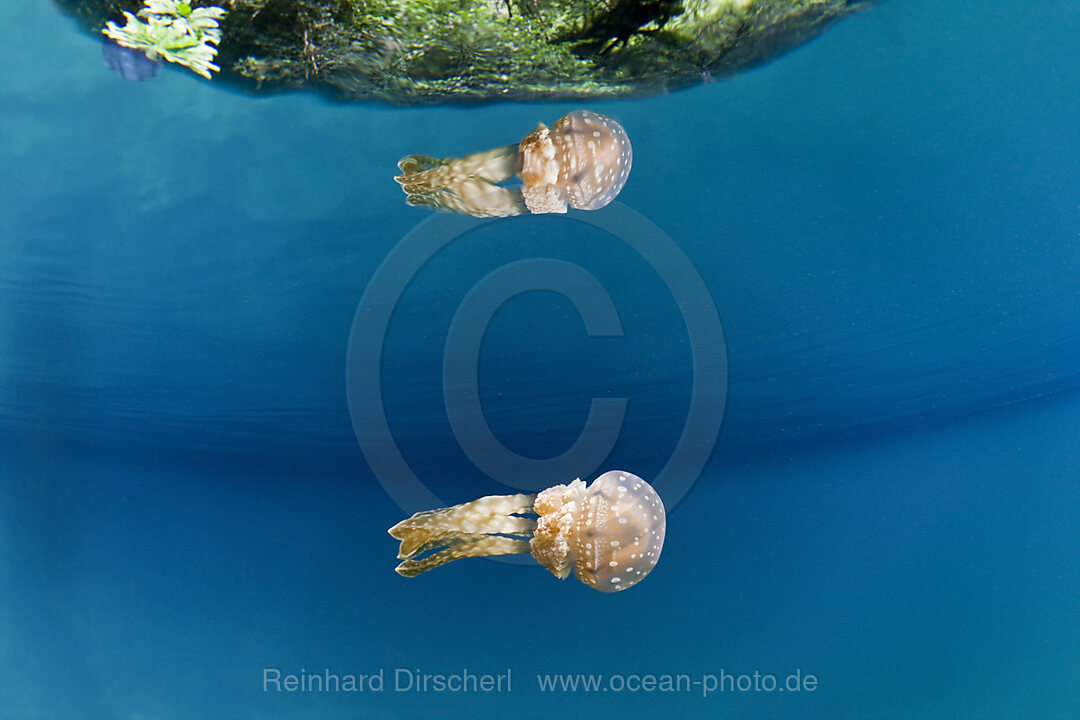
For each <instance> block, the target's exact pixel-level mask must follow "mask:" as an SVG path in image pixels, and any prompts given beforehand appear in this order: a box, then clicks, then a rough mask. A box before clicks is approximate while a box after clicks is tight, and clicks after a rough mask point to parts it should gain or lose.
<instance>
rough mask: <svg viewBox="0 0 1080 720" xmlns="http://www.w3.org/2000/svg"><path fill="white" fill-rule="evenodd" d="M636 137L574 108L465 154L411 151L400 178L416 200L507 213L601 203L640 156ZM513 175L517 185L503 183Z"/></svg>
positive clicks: (594, 206) (489, 213)
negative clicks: (515, 138)
mask: <svg viewBox="0 0 1080 720" xmlns="http://www.w3.org/2000/svg"><path fill="white" fill-rule="evenodd" d="M633 157H634V153H633V149H632V148H631V146H630V138H628V137H627V135H626V131H625V130H623V127H622V125H620V124H619V123H618V122H616V121H615V120H612V119H611V118H609V117H607V116H605V115H601V114H599V113H594V112H590V111H588V110H575V111H574V112H572V113H569V114H567V115H564V116H562V117H561V118H559V119H558V121H556V123H555V124H554V125H553V126H552V127H551V128H548V127H547V126H546V125H544V124H543V123H540V124H539V125H538V126H537V128H536V129H535V130H533V131H532V132H531V133H529V134H528V135H526V136H525V138H524V139H523V140H522V141H521V142H520V143H518V144H516V145H505V146H503V147H500V148H495V149H494V150H488V151H485V152H479V153H474V154H472V155H469V156H467V157H463V158H434V157H430V156H427V155H409V156H408V157H406V158H404V159H403V160H401V162H399V163H398V168H399V169H400V170H401V174H400V175H398V176H396V177H395V178H394V179H395V180H397V181H398V183H399V184H400V185H401V187H402V189H403V190H404V191H405V194H406V196H407V197H406V199H405V201H406V202H407V203H409V204H410V205H414V206H420V207H430V208H433V209H435V210H448V211H451V212H459V213H465V214H467V215H472V216H474V217H507V216H510V215H523V214H526V213H534V214H540V213H565V212H566V211H567V207H568V206H569V207H573V208H577V209H579V210H597V209H599V208H602V207H604V206H605V205H607V204H608V203H610V202H611V201H612V200H614V199H615V196H616V195H618V194H619V192H620V191H621V190H622V188H623V185H625V184H626V179H627V177H629V175H630V166H631V164H632V162H633ZM514 176H517V177H519V178H520V179H521V181H522V184H521V186H520V187H517V188H509V187H503V186H501V185H500V184H499V183H502V182H505V181H507V180H510V179H511V178H513V177H514Z"/></svg>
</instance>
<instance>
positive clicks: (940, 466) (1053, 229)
mask: <svg viewBox="0 0 1080 720" xmlns="http://www.w3.org/2000/svg"><path fill="white" fill-rule="evenodd" d="M0 21H2V25H3V27H5V28H7V32H8V35H9V38H8V41H7V42H5V43H4V44H3V45H0V69H2V71H3V72H2V74H0V138H3V140H2V142H0V186H2V187H3V188H4V190H3V192H2V193H0V718H3V719H4V720H7V719H8V718H11V719H13V720H14V719H21V718H27V719H31V718H33V719H40V720H54V719H65V720H66V719H68V718H86V719H88V720H89V719H95V720H96V719H99V718H101V719H105V718H109V719H118V720H119V719H122V720H177V719H185V720H186V719H189V718H234V719H240V718H250V719H258V720H264V719H266V720H269V719H277V718H320V719H325V718H464V717H468V718H476V719H479V720H483V719H487V718H507V717H518V718H540V717H570V718H592V717H597V718H608V717H612V718H613V717H619V718H623V719H626V718H652V717H658V716H663V717H678V718H799V719H806V718H822V719H832V720H835V719H838V718H890V719H891V718H912V719H916V718H917V719H924V718H958V719H960V718H963V719H973V718H1002V719H1009V720H1012V719H1013V718H1018V717H1038V718H1062V719H1072V718H1076V717H1080V682H1078V678H1080V562H1078V559H1080V522H1078V519H1080V442H1078V439H1080V432H1078V431H1080V394H1078V390H1080V123H1078V118H1080V42H1078V41H1077V39H1078V38H1080V5H1078V4H1077V3H1076V0H1039V1H1033V2H1023V3H1018V2H1007V1H1005V0H980V2H970V1H967V0H885V1H884V2H882V3H880V4H878V5H875V6H873V7H871V8H870V9H869V10H867V11H865V12H862V13H859V14H857V15H855V16H853V17H851V18H849V19H846V20H844V21H843V22H841V23H839V24H837V25H836V26H835V27H833V28H832V29H830V30H829V31H828V32H826V33H825V34H824V35H823V36H822V37H820V38H818V39H817V40H815V41H813V42H811V43H810V44H808V45H805V46H803V47H801V48H799V49H797V50H796V51H794V52H792V53H790V54H788V55H785V56H783V57H781V58H779V59H777V60H776V61H774V62H772V63H771V64H769V65H767V66H765V67H763V68H760V69H756V70H754V71H751V72H747V73H745V74H743V75H741V76H738V77H736V78H734V79H729V80H725V81H723V82H718V83H712V84H707V85H705V84H703V85H702V86H701V87H698V88H695V89H692V90H688V91H684V92H679V93H675V94H672V95H668V96H663V97H654V98H649V99H641V100H634V101H626V102H608V103H594V104H590V105H589V107H590V108H591V109H593V110H597V111H599V112H603V113H606V114H609V115H611V116H613V117H615V118H617V119H618V120H619V121H620V122H621V123H622V124H623V125H624V126H625V127H626V129H627V131H628V133H629V135H630V137H631V139H632V141H633V143H634V151H635V158H634V169H633V172H632V174H631V176H630V181H629V183H628V184H627V186H626V188H625V190H624V191H623V193H622V194H621V196H620V198H619V201H620V202H621V203H622V204H623V205H625V206H626V207H628V208H631V209H632V210H633V211H636V212H637V213H640V214H641V215H642V216H644V217H646V218H648V219H649V220H651V222H653V223H655V224H656V226H657V227H659V228H660V229H662V230H663V232H664V233H666V234H667V235H668V236H669V237H670V238H671V239H672V240H673V241H674V242H675V243H676V244H677V245H678V247H679V248H681V251H682V252H683V253H685V255H686V257H687V258H688V259H689V261H690V262H691V263H692V265H693V267H694V268H696V271H697V273H699V274H700V276H701V278H702V279H703V280H704V282H705V284H706V285H707V287H708V290H709V293H710V294H711V296H712V299H713V301H714V303H715V306H716V308H717V310H718V312H719V315H720V318H721V320H722V323H723V330H724V338H725V343H726V362H727V369H728V383H727V386H726V393H727V397H726V406H725V408H724V422H723V429H722V432H721V436H720V439H719V441H718V442H717V443H716V445H715V448H714V449H713V451H712V453H711V456H710V459H709V462H708V464H707V465H706V467H705V469H704V470H703V471H702V472H701V473H700V476H698V477H696V478H690V479H689V480H694V479H696V483H694V484H693V487H692V489H691V490H690V492H689V494H687V495H686V497H685V498H684V499H682V501H681V502H679V503H677V504H676V503H671V502H669V507H668V510H669V517H668V530H667V543H666V546H665V549H664V553H663V558H662V559H661V561H660V563H659V564H658V566H657V567H656V569H655V570H654V572H653V573H652V574H651V575H650V576H649V577H648V578H647V579H646V580H645V581H644V582H642V583H641V584H640V585H639V586H637V587H635V588H633V589H631V590H628V591H626V592H622V593H618V594H615V595H606V594H601V593H597V592H594V591H593V590H590V589H588V588H586V587H585V586H583V585H581V584H580V583H578V582H577V581H575V580H573V579H570V580H567V581H565V582H559V581H558V580H555V579H554V578H552V577H551V576H550V575H549V574H548V573H547V572H546V571H544V570H542V569H540V568H538V567H525V566H518V565H513V564H506V563H498V562H491V561H485V560H471V561H462V562H458V563H454V564H452V565H450V566H447V567H445V568H440V569H439V570H437V571H435V572H432V573H431V574H429V575H425V576H423V577H420V578H417V579H414V580H405V579H402V578H400V577H398V576H397V575H396V574H395V573H394V572H393V567H394V565H395V559H394V555H395V552H396V544H395V543H394V541H393V540H392V539H391V538H390V537H389V536H388V535H387V534H386V528H388V527H389V526H391V525H392V524H394V523H395V522H397V521H398V520H400V519H401V518H402V517H404V516H405V514H406V509H403V508H402V507H399V505H398V504H397V503H396V502H395V501H394V499H392V498H391V495H390V493H388V492H387V489H386V488H385V487H384V486H387V485H393V483H394V479H393V478H389V479H388V478H386V477H376V474H375V473H374V472H373V471H372V469H371V467H370V465H369V463H368V462H367V459H366V458H365V455H364V453H363V452H362V450H361V447H360V443H359V442H358V440H357V437H356V434H355V433H354V429H353V425H352V422H351V419H350V408H349V403H348V399H347V388H346V375H347V373H346V357H347V350H348V347H349V339H350V329H351V327H352V325H353V320H354V314H355V313H356V311H357V307H358V305H359V303H360V301H361V298H362V297H363V295H364V292H365V288H366V287H367V286H368V284H369V282H370V281H371V279H372V278H373V276H374V275H375V273H376V270H377V268H378V267H379V264H380V262H382V261H383V259H384V258H386V257H387V256H388V254H389V253H390V252H391V251H392V249H393V248H395V246H397V245H398V243H400V242H401V241H402V239H403V238H405V237H406V236H407V235H408V234H409V233H410V232H412V231H413V230H414V228H416V227H417V226H418V225H420V224H421V223H422V222H424V221H426V220H427V219H428V217H429V214H428V213H426V212H425V211H422V210H419V209H413V208H409V207H407V206H406V205H405V203H404V202H403V196H402V194H401V191H400V189H399V188H398V187H397V185H396V184H395V183H394V182H393V180H392V179H391V176H392V175H393V174H394V170H395V163H396V162H397V160H398V159H399V158H400V157H402V156H403V155H406V154H408V153H410V152H424V153H431V154H438V155H460V154H464V153H468V152H472V151H476V150H481V149H485V148H489V147H494V146H496V145H500V144H503V143H507V142H515V141H516V140H517V139H519V138H520V137H521V136H522V135H524V134H525V133H526V132H528V131H529V130H530V129H531V128H532V127H533V126H534V125H535V123H536V122H538V121H541V120H542V121H545V122H548V123H551V122H552V121H554V120H555V119H556V118H557V117H559V116H560V115H562V114H563V113H564V112H567V111H569V110H571V109H574V108H576V107H579V106H581V103H570V104H533V105H524V104H503V105H491V106H485V107H473V108H460V107H443V108H419V109H395V108H388V107H383V106H375V105H335V104H331V103H327V102H325V101H324V100H321V99H319V98H317V97H314V96H310V95H285V96H277V97H268V98H258V99H256V98H252V97H245V96H242V95H239V94H236V93H233V92H229V91H227V90H224V89H223V88H222V87H220V86H215V84H214V83H213V82H209V83H208V82H203V81H200V80H199V79H198V78H196V77H194V76H193V75H191V74H190V73H186V72H184V71H182V70H176V69H166V70H165V71H164V72H162V74H161V75H160V76H159V77H157V78H156V79H154V80H153V81H150V82H147V83H143V84H136V83H129V82H125V81H123V80H121V79H120V78H118V77H117V76H116V75H114V74H113V73H111V72H110V71H109V70H108V69H107V68H106V67H105V66H104V65H103V63H102V60H101V47H100V43H99V41H98V40H97V39H96V38H91V37H88V36H87V35H85V34H83V33H81V32H79V31H78V30H77V29H76V27H75V25H74V24H73V22H72V21H70V20H69V19H67V18H65V17H63V16H62V15H60V14H58V13H56V12H55V11H54V10H53V9H52V8H51V6H50V5H49V3H48V2H45V0H5V2H3V3H2V4H0ZM530 258H560V259H564V260H566V261H568V262H572V263H574V264H576V265H578V266H580V267H583V268H585V269H587V270H588V271H589V272H590V273H592V274H593V275H594V276H595V277H596V279H597V280H598V281H599V282H601V283H602V284H603V285H604V287H605V288H607V290H608V292H609V293H610V295H611V297H612V299H613V301H614V303H615V305H616V306H617V307H618V308H619V312H620V316H621V319H622V323H623V329H624V335H623V336H622V337H611V338H592V337H589V336H588V335H586V334H585V332H584V330H583V326H582V321H581V318H580V317H578V315H577V312H576V311H575V310H574V307H573V306H572V305H571V304H570V303H569V302H568V301H567V300H566V299H565V298H562V297H560V296H559V295H556V294H554V293H550V292H547V293H545V292H535V293H529V294H525V295H521V296H519V297H517V298H515V299H514V300H512V301H511V302H510V303H508V304H507V305H506V306H505V307H503V308H502V310H501V311H500V312H499V313H498V314H497V315H496V316H495V317H494V319H493V320H492V322H491V325H490V327H489V328H488V332H487V335H486V336H485V344H484V346H483V349H482V352H481V356H480V364H479V383H480V390H481V395H482V398H483V402H484V409H485V412H486V414H487V420H488V422H489V423H490V425H491V427H492V430H493V432H494V433H495V435H496V436H497V437H498V438H499V439H500V441H501V442H503V443H505V445H506V446H507V447H509V448H511V449H512V450H514V451H515V452H518V453H520V454H522V455H527V456H531V457H536V458H544V457H550V456H553V455H557V454H558V453H560V452H562V451H563V450H565V449H566V448H567V447H569V446H570V444H571V443H573V441H574V439H575V438H576V437H577V435H578V433H579V431H580V429H581V427H582V424H583V423H584V421H585V418H586V415H587V412H588V408H589V401H590V398H593V397H601V398H602V397H625V398H628V399H629V405H628V410H627V413H626V423H625V425H624V426H623V428H622V434H620V435H619V438H618V442H617V443H616V444H615V446H614V448H613V449H612V450H611V453H610V456H609V457H607V458H605V459H604V461H603V464H602V466H601V467H595V468H594V467H588V468H583V469H582V470H581V471H580V473H581V474H582V475H584V476H586V477H587V478H588V477H591V476H595V475H596V474H597V471H599V470H604V469H608V468H614V467H619V468H626V469H630V470H634V471H635V472H638V473H639V474H641V475H642V476H644V477H646V478H650V477H653V476H655V474H656V473H657V472H658V471H659V469H660V468H661V467H662V466H663V465H664V463H665V462H667V460H668V458H669V457H670V456H671V454H672V449H673V447H674V445H675V443H676V442H677V440H678V438H679V434H680V432H681V431H682V427H683V423H684V421H685V418H686V413H687V408H688V406H689V403H690V397H691V393H692V392H693V391H694V388H693V385H692V383H691V370H692V368H693V367H694V363H696V362H707V363H714V364H718V365H722V362H723V360H724V358H723V357H717V356H713V357H695V356H692V354H691V352H690V349H689V346H688V343H687V330H686V327H685V325H684V324H683V322H682V319H681V316H680V311H679V307H678V306H677V304H676V302H675V301H674V300H673V295H672V291H671V289H670V288H668V287H665V285H664V284H663V283H662V282H661V281H659V280H658V278H657V276H656V273H655V272H653V270H652V269H651V268H650V266H649V265H648V264H647V263H644V262H643V261H642V259H641V258H640V257H638V256H636V255H634V253H633V252H632V251H630V250H628V249H627V247H626V246H624V245H622V244H620V243H619V242H617V241H614V240H612V239H611V238H609V237H605V236H603V234H602V233H599V232H598V231H596V230H595V229H594V228H592V227H591V226H588V225H582V224H581V223H579V222H575V221H574V220H573V219H567V218H547V217H544V218H535V217H534V218H524V219H520V218H519V219H510V220H505V221H499V222H496V223H491V224H488V225H484V226H482V227H479V228H478V229H476V230H475V231H474V232H472V233H466V234H464V235H463V237H462V238H461V239H460V240H458V241H456V242H455V243H454V244H453V245H452V246H451V247H449V248H448V249H447V250H446V252H444V253H442V254H440V255H439V256H438V257H437V258H436V259H435V260H433V261H432V262H431V263H429V264H428V265H426V266H425V267H424V271H423V272H421V273H419V274H417V275H416V277H415V278H414V282H413V283H412V284H411V285H410V286H409V289H408V291H407V293H406V294H405V295H403V296H402V298H401V300H400V303H399V305H398V307H397V311H396V314H395V315H394V319H393V322H392V323H391V325H390V327H389V329H388V332H387V334H386V337H385V342H384V344H383V345H382V352H383V361H384V362H383V377H382V384H381V387H382V388H383V394H384V400H385V406H386V416H387V419H388V424H389V427H390V429H391V430H392V432H393V436H394V439H395V442H396V443H397V446H398V447H399V448H400V450H401V453H402V455H403V456H404V457H405V459H406V460H407V461H408V463H409V466H410V467H411V468H412V470H413V471H414V472H415V473H416V475H417V477H419V478H421V479H422V481H423V482H424V483H425V485H426V487H428V488H430V489H431V491H432V492H433V493H435V494H436V495H437V496H438V497H439V498H441V499H443V500H445V501H447V502H450V503H456V502H462V501H466V500H471V499H473V498H476V497H479V496H481V495H485V494H492V493H505V492H514V491H515V490H514V489H512V488H507V487H506V486H504V484H501V483H498V482H495V481H494V480H493V479H491V478H490V477H487V476H485V475H484V473H482V472H481V471H480V470H478V469H477V468H476V467H475V466H474V464H473V463H471V462H470V460H469V458H468V457H466V455H465V454H464V452H463V451H462V449H461V447H460V446H459V443H458V440H457V438H456V437H455V435H454V433H453V432H452V430H451V427H450V425H449V422H448V420H447V415H446V410H445V407H444V398H443V385H442V363H443V353H444V344H445V342H446V333H447V327H448V323H450V322H451V320H452V316H453V313H454V310H455V308H456V307H457V306H458V305H459V303H460V302H461V301H462V298H463V297H464V296H465V295H466V293H467V292H468V291H469V289H470V287H472V286H473V285H474V284H475V283H476V282H477V281H478V280H479V279H480V278H481V277H483V276H484V275H485V274H487V273H489V272H491V271H492V270H494V269H495V268H498V267H500V266H501V265H503V264H505V263H509V262H513V261H516V260H521V259H530ZM361 341H363V338H361ZM698 390H701V388H698ZM713 390H715V388H713ZM568 479H570V478H564V477H553V478H551V479H550V482H551V483H552V484H554V483H556V482H564V481H566V480H568ZM540 487H542V485H537V486H536V487H535V489H539V488H540ZM660 490H661V494H662V495H663V494H664V488H663V487H661V488H660ZM669 500H670V498H669ZM413 509H417V508H408V509H407V510H408V512H412V510H413ZM399 667H400V668H412V669H416V668H419V669H421V671H422V672H428V673H439V672H442V673H452V672H459V671H460V670H461V668H468V669H469V670H470V671H471V672H475V673H505V672H506V671H507V669H510V670H511V672H512V681H513V684H512V691H511V692H509V693H487V694H485V693H435V692H429V693H418V692H394V691H393V690H392V687H390V686H391V684H392V683H391V681H392V676H393V673H394V669H395V668H399ZM264 668H279V669H281V670H282V671H283V672H299V671H300V670H301V669H304V670H305V671H307V672H316V673H320V672H322V671H323V670H324V669H330V670H332V671H333V672H336V673H342V674H343V673H350V672H351V673H369V672H372V671H376V670H378V669H380V668H381V669H384V670H385V672H386V674H387V688H386V690H384V691H383V692H381V693H379V692H365V693H356V694H346V693H321V694H320V693H292V694H289V693H275V692H264V688H263V683H262V679H263V670H264ZM796 670H798V671H799V672H801V673H803V674H804V675H805V674H808V673H809V674H813V675H815V676H816V678H817V679H818V684H817V688H816V689H815V690H814V691H812V692H800V693H791V692H785V693H780V692H774V693H765V692H724V693H716V694H713V695H712V696H710V697H702V693H701V692H700V688H696V689H695V691H693V692H683V693H661V692H651V693H650V692H637V693H631V692H621V693H620V692H604V693H585V692H576V693H573V692H565V693H562V692H560V693H542V692H540V690H539V688H538V687H537V681H536V676H537V674H542V673H578V672H580V673H595V674H605V675H606V676H610V675H612V674H616V673H619V674H622V675H629V674H633V673H654V674H658V675H659V674H663V673H686V674H689V675H691V676H693V677H695V678H700V677H701V676H703V675H704V674H707V673H714V674H719V673H720V672H721V671H724V672H726V673H730V674H739V673H753V672H754V671H758V672H760V673H772V674H775V675H777V676H779V677H781V678H784V677H786V676H787V675H788V674H789V673H792V672H795V671H796Z"/></svg>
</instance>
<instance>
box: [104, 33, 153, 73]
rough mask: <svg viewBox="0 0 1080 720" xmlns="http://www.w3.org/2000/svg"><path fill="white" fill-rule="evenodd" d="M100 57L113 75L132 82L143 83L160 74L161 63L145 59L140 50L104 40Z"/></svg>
mask: <svg viewBox="0 0 1080 720" xmlns="http://www.w3.org/2000/svg"><path fill="white" fill-rule="evenodd" d="M101 57H102V59H104V60H105V64H106V65H108V66H109V69H110V70H112V71H113V72H114V73H116V74H117V75H119V76H120V77H122V78H124V79H125V80H131V81H133V82H143V81H144V80H149V79H150V78H152V77H154V76H155V75H157V74H158V73H159V72H161V63H159V62H156V61H154V60H151V59H150V58H148V57H146V54H145V53H143V52H142V51H141V50H135V49H133V48H128V47H124V46H123V45H117V44H116V43H114V42H113V41H112V40H109V39H108V38H105V39H103V40H102V41H101Z"/></svg>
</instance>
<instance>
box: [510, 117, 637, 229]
mask: <svg viewBox="0 0 1080 720" xmlns="http://www.w3.org/2000/svg"><path fill="white" fill-rule="evenodd" d="M518 153H519V155H520V156H521V166H522V167H521V172H520V175H521V178H522V180H523V181H524V184H523V186H522V188H521V194H522V195H523V196H524V198H525V204H526V205H527V206H528V208H529V212H533V213H551V212H556V213H564V212H566V207H567V205H569V206H570V207H573V208H577V209H578V210H599V209H600V208H602V207H604V206H605V205H607V204H608V203H610V202H611V201H612V200H614V199H615V196H617V195H618V194H619V192H620V191H621V190H622V189H623V185H625V184H626V179H627V178H628V177H629V176H630V166H631V165H632V164H633V159H634V153H633V148H632V147H631V145H630V138H629V137H627V135H626V131H625V130H624V129H623V127H622V125H620V124H619V123H618V122H616V121H615V120H612V119H611V118H609V117H607V116H605V115H600V114H599V113H594V112H590V111H588V110H576V111H574V112H572V113H568V114H566V115H564V116H562V117H561V118H559V120H558V121H557V122H556V123H555V125H554V126H553V127H552V128H551V129H550V130H548V128H547V127H546V126H545V125H543V124H541V125H540V126H539V127H538V128H536V130H533V131H532V132H531V133H529V134H528V135H526V136H525V139H524V140H522V141H521V145H520V146H519V148H518Z"/></svg>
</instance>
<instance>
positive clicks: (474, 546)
mask: <svg viewBox="0 0 1080 720" xmlns="http://www.w3.org/2000/svg"><path fill="white" fill-rule="evenodd" d="M527 552H529V542H528V541H527V540H519V539H515V538H509V537H504V536H502V535H481V536H480V539H478V540H475V541H473V542H467V543H463V544H460V545H454V546H452V547H448V548H446V549H445V550H440V551H439V552H437V553H432V554H431V555H428V556H427V557H424V558H421V559H419V560H406V561H404V562H402V563H401V564H399V565H398V566H397V567H396V568H395V570H397V572H398V574H399V575H404V576H405V577H416V576H417V575H419V574H420V573H425V572H427V571H428V570H433V569H434V568H437V567H439V566H440V565H445V564H446V563H448V562H452V561H454V560H460V559H461V558H469V557H486V556H488V555H513V554H517V553H527Z"/></svg>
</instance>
